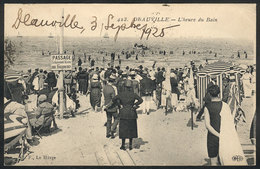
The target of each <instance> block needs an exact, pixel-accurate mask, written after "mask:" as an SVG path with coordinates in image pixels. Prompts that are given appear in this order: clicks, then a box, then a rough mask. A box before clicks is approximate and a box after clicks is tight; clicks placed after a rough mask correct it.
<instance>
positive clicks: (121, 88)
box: [117, 72, 127, 94]
mask: <svg viewBox="0 0 260 169" xmlns="http://www.w3.org/2000/svg"><path fill="white" fill-rule="evenodd" d="M126 80H127V74H126V72H123V73H122V76H121V78H119V79H118V82H117V91H118V94H120V93H122V92H123V91H124V90H125V85H124V83H125V81H126Z"/></svg>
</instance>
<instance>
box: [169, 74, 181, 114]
mask: <svg viewBox="0 0 260 169" xmlns="http://www.w3.org/2000/svg"><path fill="white" fill-rule="evenodd" d="M170 81H171V96H172V97H171V102H172V107H173V109H174V110H175V111H176V108H177V106H178V93H179V89H178V80H177V75H176V74H175V73H174V72H171V74H170Z"/></svg>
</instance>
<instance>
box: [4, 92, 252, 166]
mask: <svg viewBox="0 0 260 169" xmlns="http://www.w3.org/2000/svg"><path fill="white" fill-rule="evenodd" d="M79 99H80V104H81V105H82V107H81V108H80V109H79V111H78V112H77V113H76V117H75V118H72V117H71V116H70V115H69V114H67V115H65V118H64V119H62V120H59V119H57V120H56V121H57V125H58V127H59V129H58V130H55V131H53V132H52V133H51V134H43V137H42V139H40V138H39V137H37V136H36V137H35V142H34V145H33V146H32V147H31V148H30V152H27V153H26V154H25V160H24V161H21V162H19V163H17V164H16V165H17V166H34V165H41V166H45V165H72V166H78V165H86V166H103V165H112V166H143V165H144V166H152V165H153V166H208V165H209V158H208V156H207V146H206V141H207V140H206V139H207V137H206V134H207V130H206V128H205V124H204V121H201V122H195V124H196V125H197V126H195V127H194V129H193V130H191V125H190V122H189V121H190V113H189V112H185V111H184V112H174V113H170V114H168V115H167V116H165V114H164V110H163V109H159V110H157V111H156V106H155V104H154V105H153V106H152V112H151V114H150V115H146V114H141V110H140V111H138V138H136V139H134V140H133V147H134V149H133V150H131V151H129V150H128V149H127V150H126V151H122V150H120V149H119V147H120V144H121V140H120V139H119V138H118V134H116V138H115V139H108V138H106V137H105V131H106V127H105V126H104V123H105V121H106V115H105V113H104V112H103V113H102V112H98V113H95V112H93V111H92V110H91V109H90V104H89V100H88V98H87V97H86V96H81V95H79ZM180 104H182V103H180ZM252 104H253V98H246V99H244V101H243V102H242V109H243V110H244V111H245V113H246V123H243V122H240V123H239V124H238V128H237V131H238V135H239V138H240V142H241V145H242V147H243V150H244V153H245V157H246V158H247V162H248V164H249V165H253V164H254V159H255V147H254V146H253V145H252V144H251V142H250V139H249V130H250V125H251V121H252V117H253V106H252ZM126 145H127V146H126V148H127V147H128V140H127V141H126ZM16 155H17V154H6V156H11V157H15V156H16Z"/></svg>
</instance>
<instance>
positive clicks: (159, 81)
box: [155, 67, 165, 109]
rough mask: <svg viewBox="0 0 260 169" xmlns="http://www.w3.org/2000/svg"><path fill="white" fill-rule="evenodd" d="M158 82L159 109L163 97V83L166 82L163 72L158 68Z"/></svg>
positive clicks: (157, 97)
mask: <svg viewBox="0 0 260 169" xmlns="http://www.w3.org/2000/svg"><path fill="white" fill-rule="evenodd" d="M155 79H156V80H155V81H156V100H157V108H158V109H159V108H160V106H161V95H162V82H163V81H164V80H165V78H164V76H163V71H162V70H161V69H160V68H159V67H158V68H157V73H156V74H155Z"/></svg>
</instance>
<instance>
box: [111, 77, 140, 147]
mask: <svg viewBox="0 0 260 169" xmlns="http://www.w3.org/2000/svg"><path fill="white" fill-rule="evenodd" d="M131 87H132V82H131V81H130V80H126V81H125V88H126V90H124V91H123V92H121V93H120V94H119V95H117V96H115V97H114V98H113V102H115V103H118V104H119V105H120V107H121V108H120V109H119V118H120V121H119V138H120V139H122V145H121V147H120V149H121V150H125V149H126V148H125V139H129V150H131V149H132V141H133V138H137V137H138V133H137V120H136V119H137V113H136V109H137V108H138V107H139V105H140V104H141V103H142V102H143V99H142V98H141V97H140V96H138V95H137V94H135V93H134V92H133V91H132V89H131ZM126 96H127V97H126ZM136 100H137V102H136Z"/></svg>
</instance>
